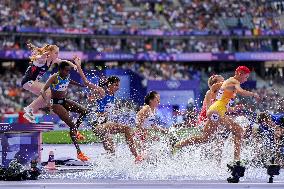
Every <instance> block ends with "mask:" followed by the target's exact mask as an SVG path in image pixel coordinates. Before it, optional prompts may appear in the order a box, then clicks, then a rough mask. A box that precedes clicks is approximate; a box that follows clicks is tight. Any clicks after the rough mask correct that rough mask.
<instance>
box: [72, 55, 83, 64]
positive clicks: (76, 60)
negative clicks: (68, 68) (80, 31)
mask: <svg viewBox="0 0 284 189" xmlns="http://www.w3.org/2000/svg"><path fill="white" fill-rule="evenodd" d="M73 60H74V62H75V64H76V66H77V67H81V63H82V62H81V59H80V57H78V56H77V55H75V56H74V57H73Z"/></svg>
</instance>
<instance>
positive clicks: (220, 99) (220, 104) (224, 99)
mask: <svg viewBox="0 0 284 189" xmlns="http://www.w3.org/2000/svg"><path fill="white" fill-rule="evenodd" d="M235 94H236V93H235V92H233V91H230V90H224V89H220V90H219V92H218V94H217V96H216V99H217V101H216V102H214V103H213V104H212V105H211V106H210V107H209V109H208V111H209V110H212V111H217V112H218V113H219V114H220V115H221V116H224V115H225V113H226V111H227V108H228V106H230V103H231V102H232V99H234V98H235Z"/></svg>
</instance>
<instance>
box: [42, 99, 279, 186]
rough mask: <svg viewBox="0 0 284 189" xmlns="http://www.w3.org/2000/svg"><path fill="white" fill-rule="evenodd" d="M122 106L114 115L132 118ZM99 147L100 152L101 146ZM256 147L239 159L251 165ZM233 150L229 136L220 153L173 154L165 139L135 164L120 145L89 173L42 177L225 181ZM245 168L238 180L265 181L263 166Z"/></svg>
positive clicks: (196, 149) (211, 146) (211, 149)
mask: <svg viewBox="0 0 284 189" xmlns="http://www.w3.org/2000/svg"><path fill="white" fill-rule="evenodd" d="M120 104H121V103H120ZM122 104H123V103H122ZM124 105H125V106H122V107H121V106H120V108H118V109H117V110H116V111H117V112H116V115H121V114H125V115H124V116H123V117H128V118H133V116H132V115H131V116H130V115H129V114H127V112H131V111H130V110H133V109H134V108H133V107H132V105H131V104H127V103H124ZM132 112H133V111H132ZM120 117H122V116H120ZM126 122H127V121H126ZM132 122H133V120H132ZM132 122H131V123H132ZM236 122H238V123H239V124H240V125H241V126H242V127H244V126H245V125H247V124H249V122H248V120H247V119H246V118H244V117H239V118H238V119H237V120H236ZM187 137H190V136H187ZM100 148H101V149H102V146H100ZM257 148H259V146H257V145H253V144H245V145H243V148H242V154H241V158H242V159H243V160H245V161H247V162H252V161H253V160H255V158H256V157H257V156H256V153H257V152H256V150H255V149H257ZM233 150H234V149H233V141H232V136H229V137H228V139H226V140H225V142H224V145H223V147H221V150H220V147H219V145H216V142H214V141H213V142H211V143H206V144H202V145H194V146H190V147H185V148H183V149H182V150H181V151H179V152H178V153H177V154H175V155H172V154H171V153H170V150H169V147H168V138H166V137H165V138H161V140H160V141H155V142H152V143H151V144H149V145H148V150H147V156H146V159H145V160H144V161H143V162H141V163H138V164H135V162H134V158H133V156H132V155H131V154H130V151H129V148H128V146H127V145H125V144H119V145H118V146H117V147H116V155H115V156H110V155H106V154H100V155H98V156H96V157H95V161H94V162H92V167H91V168H92V169H91V170H88V171H80V172H75V173H54V174H45V175H43V176H42V178H60V179H121V180H125V179H129V180H139V179H142V180H172V179H173V180H223V181H224V180H226V179H227V178H228V177H229V176H230V173H229V172H228V168H227V164H228V163H229V162H231V161H232V160H233ZM217 151H219V152H220V151H221V152H222V153H221V154H220V155H219V156H218V155H216V154H218V153H216V152H217ZM246 168H247V169H246V173H245V176H244V177H243V178H241V180H246V181H256V180H258V181H263V180H265V181H266V180H267V179H268V175H267V174H266V169H265V168H263V166H258V167H257V166H255V165H251V164H250V163H248V165H246ZM275 179H279V180H284V174H283V173H282V174H280V175H279V176H277V177H275Z"/></svg>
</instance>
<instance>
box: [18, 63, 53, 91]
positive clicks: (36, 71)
mask: <svg viewBox="0 0 284 189" xmlns="http://www.w3.org/2000/svg"><path fill="white" fill-rule="evenodd" d="M51 65H52V62H50V64H49V66H48V65H47V61H46V62H45V64H39V63H37V62H33V63H32V65H30V66H29V67H28V68H27V70H26V72H25V75H24V77H23V80H22V82H21V85H22V86H23V85H24V84H25V83H27V82H28V81H36V80H40V79H41V78H42V76H43V75H44V74H45V73H46V72H47V71H48V69H49V68H50V66H51Z"/></svg>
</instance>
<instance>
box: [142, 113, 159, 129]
mask: <svg viewBox="0 0 284 189" xmlns="http://www.w3.org/2000/svg"><path fill="white" fill-rule="evenodd" d="M155 123H156V113H155V111H154V112H153V111H152V110H151V109H150V115H149V116H148V117H147V118H146V119H145V120H144V123H143V128H150V127H151V126H152V125H154V124H155Z"/></svg>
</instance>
